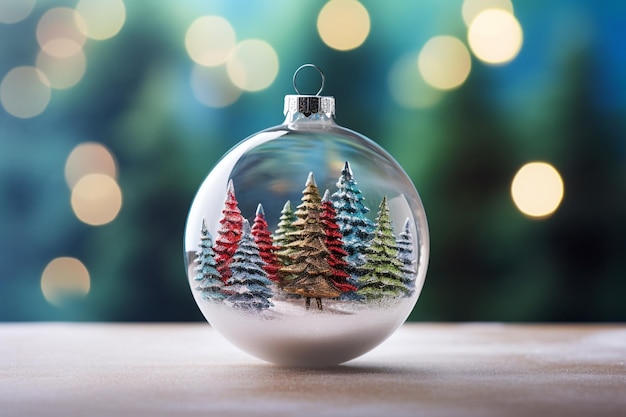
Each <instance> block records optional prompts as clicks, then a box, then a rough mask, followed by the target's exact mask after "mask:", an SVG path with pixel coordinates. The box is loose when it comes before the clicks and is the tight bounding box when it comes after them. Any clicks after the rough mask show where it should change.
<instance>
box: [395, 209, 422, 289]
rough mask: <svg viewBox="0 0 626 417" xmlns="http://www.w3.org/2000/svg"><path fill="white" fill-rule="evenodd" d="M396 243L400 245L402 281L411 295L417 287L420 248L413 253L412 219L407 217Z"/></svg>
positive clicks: (399, 257) (399, 255) (399, 256)
mask: <svg viewBox="0 0 626 417" xmlns="http://www.w3.org/2000/svg"><path fill="white" fill-rule="evenodd" d="M396 243H397V245H398V259H399V260H400V262H401V263H402V267H401V268H400V270H401V271H402V276H403V279H402V282H403V283H404V285H405V286H406V287H407V289H409V291H410V293H409V294H408V295H411V294H412V293H413V291H414V289H415V274H416V273H417V257H418V256H419V249H418V252H417V253H416V254H414V253H413V234H412V233H411V220H410V219H408V218H407V219H406V221H405V222H404V227H403V228H402V232H401V233H400V235H399V236H398V239H397V241H396ZM418 248H419V245H418Z"/></svg>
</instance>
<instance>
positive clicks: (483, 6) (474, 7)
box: [462, 0, 513, 26]
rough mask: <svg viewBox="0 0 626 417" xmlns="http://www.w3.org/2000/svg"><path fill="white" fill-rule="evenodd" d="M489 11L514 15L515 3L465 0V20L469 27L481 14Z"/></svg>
mask: <svg viewBox="0 0 626 417" xmlns="http://www.w3.org/2000/svg"><path fill="white" fill-rule="evenodd" d="M487 9H501V10H505V11H507V12H509V13H511V14H513V3H512V2H511V0H465V1H464V2H463V9H462V11H463V20H464V21H465V24H466V25H467V26H469V25H471V24H472V21H473V20H474V19H475V18H476V16H478V15H479V14H480V13H482V12H483V11H485V10H487Z"/></svg>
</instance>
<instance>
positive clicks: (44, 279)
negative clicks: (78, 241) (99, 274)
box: [41, 257, 91, 307]
mask: <svg viewBox="0 0 626 417" xmlns="http://www.w3.org/2000/svg"><path fill="white" fill-rule="evenodd" d="M90 287H91V282H90V278H89V271H88V270H87V268H86V267H85V265H83V263H82V262H81V261H79V260H78V259H76V258H70V257H60V258H55V259H53V260H52V261H50V262H49V263H48V265H46V267H45V269H44V270H43V273H42V274H41V292H42V293H43V296H44V297H45V299H46V300H47V301H48V302H49V303H50V304H52V305H54V306H57V307H63V306H64V305H65V304H66V303H68V302H71V301H73V300H75V299H77V298H83V297H85V296H86V295H87V294H89V289H90Z"/></svg>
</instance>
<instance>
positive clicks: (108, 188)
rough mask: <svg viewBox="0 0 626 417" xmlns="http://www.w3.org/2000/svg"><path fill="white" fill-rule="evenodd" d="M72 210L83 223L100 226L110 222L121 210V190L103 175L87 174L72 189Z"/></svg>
mask: <svg viewBox="0 0 626 417" xmlns="http://www.w3.org/2000/svg"><path fill="white" fill-rule="evenodd" d="M71 203H72V210H74V214H75V215H76V217H78V219H79V220H80V221H82V222H83V223H86V224H89V225H92V226H101V225H104V224H107V223H110V222H112V221H113V220H114V219H115V217H117V214H118V213H119V211H120V209H121V208H122V190H120V187H119V185H118V184H117V182H116V181H115V180H114V179H113V178H111V177H110V176H108V175H105V174H87V175H85V176H84V177H82V178H81V179H80V180H78V182H77V183H76V185H75V186H74V188H72V198H71Z"/></svg>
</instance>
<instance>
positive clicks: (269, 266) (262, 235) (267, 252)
mask: <svg viewBox="0 0 626 417" xmlns="http://www.w3.org/2000/svg"><path fill="white" fill-rule="evenodd" d="M252 236H253V237H254V242H255V243H256V244H257V246H258V247H259V253H260V255H261V258H262V259H263V262H265V266H264V267H263V269H265V272H267V277H268V278H269V279H270V280H272V281H274V282H278V269H279V265H278V258H277V257H276V253H275V251H276V250H277V249H278V248H277V247H276V246H274V240H273V239H272V234H271V233H270V231H269V229H268V227H267V221H266V220H265V212H264V211H263V206H262V205H261V204H259V205H258V207H257V210H256V216H255V217H254V225H253V226H252Z"/></svg>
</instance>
